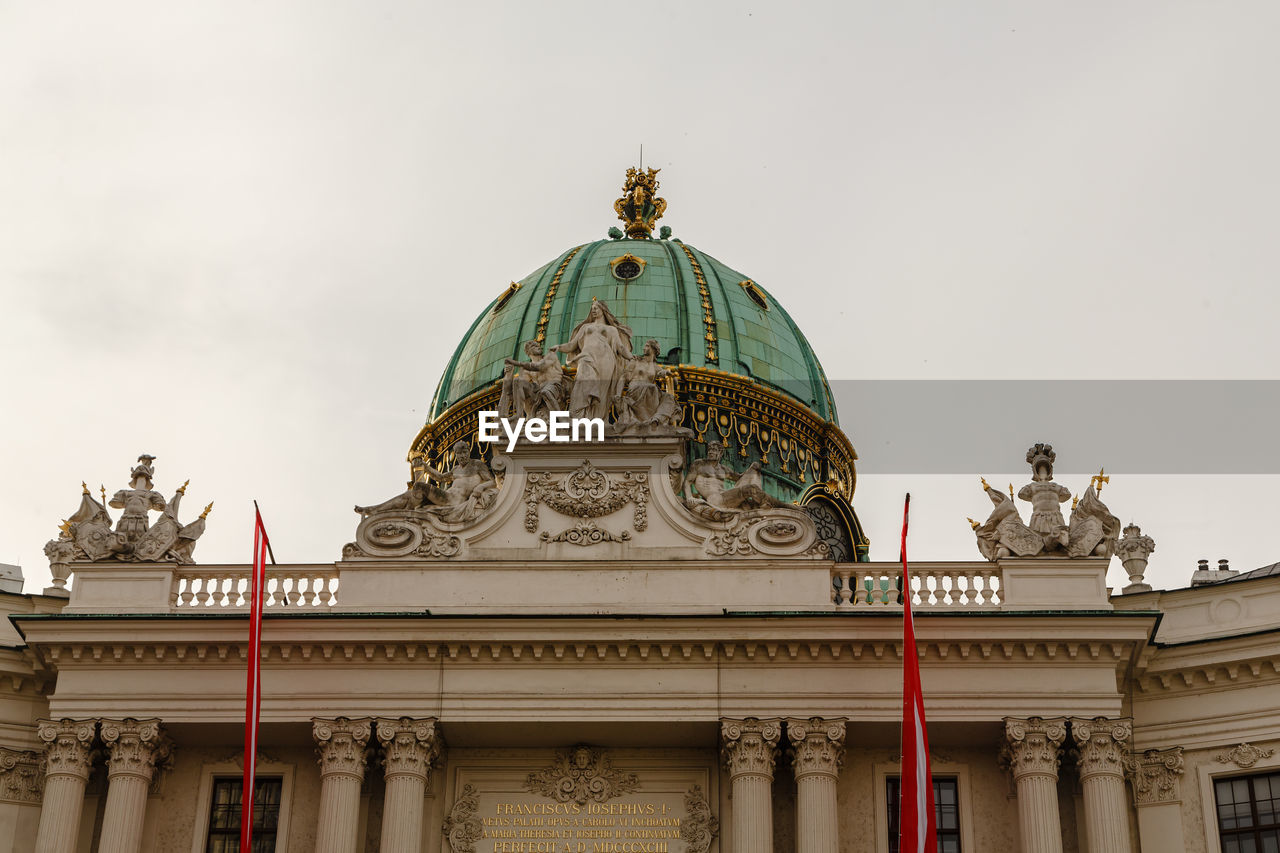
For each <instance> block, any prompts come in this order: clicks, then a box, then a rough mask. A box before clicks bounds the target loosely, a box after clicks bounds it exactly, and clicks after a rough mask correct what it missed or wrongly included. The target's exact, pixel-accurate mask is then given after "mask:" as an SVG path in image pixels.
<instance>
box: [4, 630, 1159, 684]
mask: <svg viewBox="0 0 1280 853" xmlns="http://www.w3.org/2000/svg"><path fill="white" fill-rule="evenodd" d="M37 648H38V654H39V656H40V660H41V661H42V662H43V663H45V664H46V665H47V666H48V667H49V668H51V669H68V668H77V667H95V668H96V667H99V666H111V665H118V666H122V667H127V668H137V667H138V666H140V665H143V666H151V665H175V664H182V665H189V664H193V663H202V664H203V663H209V664H217V663H220V662H228V663H230V664H233V665H236V666H239V665H241V664H242V663H243V661H244V660H246V658H247V644H246V643H245V642H237V641H232V640H179V641H174V640H172V639H169V638H166V637H157V638H155V639H152V640H148V639H145V638H139V637H136V636H135V637H133V638H131V639H129V640H119V639H116V640H105V641H104V640H100V639H95V640H83V641H61V642H51V643H42V644H40V645H39V646H38V647H37ZM1133 648H1134V646H1133V644H1132V643H1127V642H1107V643H1103V642H1053V641H1050V642H990V641H987V642H974V641H963V640H962V641H959V642H950V643H920V644H918V650H919V656H920V660H921V662H922V664H923V665H925V666H926V667H928V666H931V665H938V666H947V667H954V666H964V665H981V664H987V663H1005V664H1010V665H1026V664H1033V665H1037V666H1043V665H1048V664H1053V663H1059V664H1069V665H1106V666H1112V667H1119V666H1127V665H1128V662H1129V661H1130V659H1131V656H1132V653H1133ZM902 652H903V645H902V643H901V642H900V641H896V642H895V641H886V640H845V641H835V642H833V641H830V640H825V639H806V640H791V641H779V642H774V641H737V640H730V641H725V640H720V639H716V638H702V639H688V638H681V639H675V640H670V641H662V640H659V641H652V640H636V639H617V638H599V639H564V638H557V639H551V640H547V639H523V638H498V637H495V638H490V639H487V640H469V641H462V642H429V641H421V640H418V641H413V640H404V639H401V638H398V637H386V638H380V639H378V640H376V641H375V640H365V641H340V642H330V641H327V640H316V639H302V638H293V637H286V638H279V639H264V641H263V651H262V661H263V662H264V663H268V664H269V663H288V664H291V665H304V664H307V663H323V662H327V661H359V662H362V663H412V662H415V661H423V660H427V661H434V660H437V659H444V660H446V661H451V662H461V663H468V662H470V663H478V664H481V663H489V662H521V661H525V662H545V663H554V662H557V661H567V662H573V661H578V662H581V661H601V662H611V663H652V662H662V663H669V662H680V661H686V662H710V661H720V662H721V663H724V664H751V663H769V662H777V663H795V664H817V665H824V666H825V665H831V664H840V663H862V664H870V665H875V664H884V665H894V666H897V665H898V664H899V662H900V661H901V659H902ZM15 679H16V677H15ZM15 683H21V684H32V683H36V680H35V679H34V678H32V677H29V678H28V679H26V680H25V681H24V680H21V679H16V680H15ZM39 683H40V684H41V685H43V684H45V683H46V682H44V681H39ZM3 684H4V681H3V680H0V685H3Z"/></svg>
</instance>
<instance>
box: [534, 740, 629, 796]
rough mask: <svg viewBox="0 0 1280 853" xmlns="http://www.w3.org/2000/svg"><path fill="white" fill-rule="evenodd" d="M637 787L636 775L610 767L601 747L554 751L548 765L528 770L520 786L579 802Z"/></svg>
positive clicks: (623, 792) (543, 794)
mask: <svg viewBox="0 0 1280 853" xmlns="http://www.w3.org/2000/svg"><path fill="white" fill-rule="evenodd" d="M639 787H640V778H639V777H638V776H636V774H634V773H623V772H622V771H620V770H618V769H617V768H616V767H614V766H613V763H612V762H611V761H610V759H609V756H608V754H607V753H605V751H604V750H602V749H595V748H593V747H589V746H575V747H573V748H572V749H567V750H564V751H561V752H558V753H556V757H555V760H553V761H552V762H551V765H550V766H548V767H545V768H543V769H542V770H539V771H537V772H535V773H530V774H529V777H528V778H527V779H526V780H525V782H524V789H525V790H526V791H528V792H529V793H531V794H541V795H542V796H544V797H548V798H550V799H553V800H555V801H556V802H560V803H568V802H574V803H578V804H579V805H581V804H583V803H586V802H587V801H588V800H590V801H591V802H594V803H606V802H608V801H609V800H612V799H613V798H614V797H619V796H621V795H623V794H630V793H632V792H633V791H635V790H636V789H637V788H639Z"/></svg>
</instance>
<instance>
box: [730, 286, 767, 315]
mask: <svg viewBox="0 0 1280 853" xmlns="http://www.w3.org/2000/svg"><path fill="white" fill-rule="evenodd" d="M738 285H739V286H740V287H741V288H742V289H743V290H745V291H746V292H747V296H748V297H750V299H751V301H752V302H754V303H755V304H756V305H759V306H760V307H761V308H762V309H763V310H765V311H768V310H769V300H768V298H767V297H766V296H765V295H764V291H763V290H761V289H760V288H759V287H758V286H757V285H756V283H755V282H754V281H752V280H751V279H746V280H745V281H740V282H738Z"/></svg>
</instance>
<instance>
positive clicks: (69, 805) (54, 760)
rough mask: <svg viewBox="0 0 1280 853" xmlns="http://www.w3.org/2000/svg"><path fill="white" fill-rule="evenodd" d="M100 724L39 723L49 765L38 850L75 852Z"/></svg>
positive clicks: (41, 811)
mask: <svg viewBox="0 0 1280 853" xmlns="http://www.w3.org/2000/svg"><path fill="white" fill-rule="evenodd" d="M97 725H98V721H97V720H41V721H40V723H39V727H38V728H37V730H36V736H37V737H39V738H40V740H42V741H44V745H45V762H46V765H45V780H44V801H43V803H42V805H41V807H40V828H39V829H38V830H37V831H36V853H75V849H76V841H77V837H78V836H79V834H80V812H81V811H82V810H83V809H84V787H85V784H86V783H87V782H88V781H89V770H90V768H91V767H92V761H93V753H92V747H93V737H94V733H95V732H96V730H97Z"/></svg>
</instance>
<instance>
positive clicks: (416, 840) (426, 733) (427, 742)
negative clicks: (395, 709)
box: [377, 717, 441, 853]
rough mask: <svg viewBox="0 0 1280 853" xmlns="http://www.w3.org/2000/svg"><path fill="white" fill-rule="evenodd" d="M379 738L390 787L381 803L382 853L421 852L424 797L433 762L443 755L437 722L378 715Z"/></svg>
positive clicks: (388, 786)
mask: <svg viewBox="0 0 1280 853" xmlns="http://www.w3.org/2000/svg"><path fill="white" fill-rule="evenodd" d="M377 732H378V741H379V742H380V743H381V744H382V750H383V758H382V763H383V767H384V768H385V771H386V782H387V790H386V794H385V796H384V797H383V805H382V846H381V847H380V848H379V850H381V851H382V853H419V851H420V850H421V849H422V800H423V797H424V796H426V790H427V779H428V777H429V774H430V773H431V765H432V764H433V763H434V762H435V760H436V758H438V757H439V755H440V747H441V743H440V738H439V736H438V733H437V731H436V721H435V720H432V719H428V720H415V719H413V718H411V717H401V718H400V719H398V720H393V719H384V718H379V719H378V721H377Z"/></svg>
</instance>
